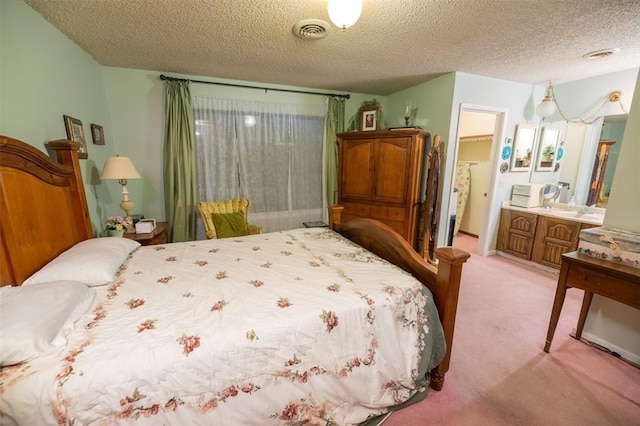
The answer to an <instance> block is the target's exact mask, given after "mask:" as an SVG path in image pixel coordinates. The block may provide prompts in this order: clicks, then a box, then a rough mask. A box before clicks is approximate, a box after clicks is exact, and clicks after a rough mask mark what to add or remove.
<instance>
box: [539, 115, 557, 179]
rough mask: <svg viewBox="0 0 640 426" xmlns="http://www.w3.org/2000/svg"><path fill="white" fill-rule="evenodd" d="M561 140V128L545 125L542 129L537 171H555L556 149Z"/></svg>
mask: <svg viewBox="0 0 640 426" xmlns="http://www.w3.org/2000/svg"><path fill="white" fill-rule="evenodd" d="M559 140H560V129H557V128H555V127H549V126H544V127H542V129H541V131H540V143H539V144H538V155H537V156H536V171H537V172H550V171H553V168H554V166H555V162H556V150H557V149H558V141H559Z"/></svg>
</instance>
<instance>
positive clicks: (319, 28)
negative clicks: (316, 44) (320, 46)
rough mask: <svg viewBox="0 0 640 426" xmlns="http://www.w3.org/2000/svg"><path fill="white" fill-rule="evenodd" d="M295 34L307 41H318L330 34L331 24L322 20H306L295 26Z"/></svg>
mask: <svg viewBox="0 0 640 426" xmlns="http://www.w3.org/2000/svg"><path fill="white" fill-rule="evenodd" d="M293 33H294V34H295V35H297V36H298V37H300V38H303V39H305V40H309V39H310V40H318V39H321V38H325V37H326V36H327V35H328V34H329V24H328V23H326V22H324V21H321V20H320V19H304V20H302V21H300V22H298V23H297V24H295V25H294V26H293Z"/></svg>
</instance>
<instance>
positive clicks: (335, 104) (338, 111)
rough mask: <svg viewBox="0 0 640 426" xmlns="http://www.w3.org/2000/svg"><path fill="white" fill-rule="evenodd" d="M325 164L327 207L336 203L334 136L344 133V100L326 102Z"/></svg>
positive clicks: (336, 153) (336, 158)
mask: <svg viewBox="0 0 640 426" xmlns="http://www.w3.org/2000/svg"><path fill="white" fill-rule="evenodd" d="M327 102H328V104H327V120H326V134H327V136H326V139H325V155H326V158H325V164H326V167H327V173H326V176H327V205H329V206H331V205H333V204H335V203H337V202H338V143H337V138H336V134H337V133H342V132H344V98H333V97H330V98H329V99H328V100H327Z"/></svg>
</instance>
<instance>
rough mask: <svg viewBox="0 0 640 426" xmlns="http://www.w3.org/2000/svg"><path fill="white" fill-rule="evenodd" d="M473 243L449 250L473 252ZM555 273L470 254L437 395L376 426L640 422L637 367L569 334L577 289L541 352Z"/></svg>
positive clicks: (462, 240) (463, 239)
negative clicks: (450, 350)
mask: <svg viewBox="0 0 640 426" xmlns="http://www.w3.org/2000/svg"><path fill="white" fill-rule="evenodd" d="M475 242H476V240H475V238H472V237H469V236H466V235H461V236H460V237H456V239H455V241H454V246H456V247H458V248H461V249H463V250H466V251H468V252H473V251H474V250H475V246H474V244H475ZM556 283H557V275H554V274H552V273H548V272H544V271H541V270H538V269H535V268H532V267H528V266H524V265H522V264H520V263H518V262H514V261H512V260H510V259H506V258H503V257H500V256H490V257H482V256H478V255H475V254H472V255H471V258H470V259H469V261H468V262H467V263H466V264H465V266H464V269H463V274H462V283H461V290H460V300H459V306H458V316H457V322H456V331H455V335H454V344H453V355H452V359H451V368H450V370H449V373H447V376H446V380H445V384H444V389H443V390H442V391H440V392H436V391H433V390H431V391H430V392H429V394H428V395H427V397H426V398H425V399H424V400H423V401H422V402H420V403H418V404H415V405H413V406H411V407H408V408H405V409H404V410H400V411H398V412H396V413H393V414H392V415H391V416H390V417H389V418H388V419H387V420H386V421H385V422H384V426H412V425H474V426H481V425H492V426H495V425H541V426H542V425H545V426H547V425H581V426H583V425H598V426H602V425H621V426H629V425H640V369H638V368H636V367H634V366H632V365H630V364H629V363H627V362H625V361H624V360H621V359H618V358H616V357H614V356H612V355H609V354H606V353H604V352H602V351H600V350H598V349H595V348H593V347H591V346H589V345H588V344H586V343H583V342H579V341H577V340H575V339H573V338H571V337H570V335H569V334H570V333H571V332H572V331H573V330H574V329H575V326H576V323H577V320H578V313H579V311H580V304H581V302H582V295H583V292H582V291H581V290H577V289H570V290H569V291H568V293H567V298H566V300H565V303H564V308H563V310H562V314H561V316H560V321H559V322H558V327H557V329H556V333H555V337H554V340H553V344H552V345H551V350H550V353H548V354H547V353H545V352H543V350H542V348H543V346H544V342H545V338H546V334H547V327H548V323H549V316H550V314H551V306H552V304H553V297H554V293H555V288H556Z"/></svg>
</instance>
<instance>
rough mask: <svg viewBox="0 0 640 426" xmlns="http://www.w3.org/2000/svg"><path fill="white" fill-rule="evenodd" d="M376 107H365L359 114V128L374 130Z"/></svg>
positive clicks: (365, 130) (367, 130)
mask: <svg viewBox="0 0 640 426" xmlns="http://www.w3.org/2000/svg"><path fill="white" fill-rule="evenodd" d="M377 115H378V110H377V109H366V110H363V111H362V112H361V114H360V130H361V131H363V132H370V131H374V130H376V117H377Z"/></svg>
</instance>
